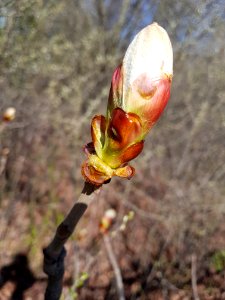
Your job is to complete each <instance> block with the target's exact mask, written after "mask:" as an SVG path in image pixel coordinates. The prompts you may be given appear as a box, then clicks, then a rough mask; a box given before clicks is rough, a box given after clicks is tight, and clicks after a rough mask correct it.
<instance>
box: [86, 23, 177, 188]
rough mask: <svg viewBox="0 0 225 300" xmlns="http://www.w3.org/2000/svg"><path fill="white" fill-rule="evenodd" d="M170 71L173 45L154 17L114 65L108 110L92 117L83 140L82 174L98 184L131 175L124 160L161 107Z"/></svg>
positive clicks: (140, 146) (166, 96)
mask: <svg viewBox="0 0 225 300" xmlns="http://www.w3.org/2000/svg"><path fill="white" fill-rule="evenodd" d="M172 74H173V51H172V46H171V42H170V39H169V36H168V34H167V32H166V31H165V30H164V29H163V28H162V27H161V26H159V25H158V24H157V23H153V24H151V25H149V26H147V27H145V28H144V29H143V30H141V31H140V32H139V33H138V34H137V35H136V36H135V38H134V40H133V41H132V42H131V44H130V46H129V47H128V49H127V52H126V54H125V57H124V59H123V63H122V64H121V65H120V66H119V67H118V68H117V69H116V70H115V72H114V74H113V77H112V82H111V88H110V93H109V99H108V107H107V115H106V118H105V117H104V116H95V117H94V118H93V119H92V123H91V135H92V143H89V144H87V145H86V146H85V152H86V154H87V156H88V159H87V160H86V161H85V162H84V163H83V165H82V174H83V176H84V178H85V180H87V181H89V182H91V183H93V184H95V185H101V184H103V183H104V182H106V181H107V180H109V179H110V178H112V176H120V177H125V178H131V177H132V176H133V175H134V172H135V171H134V168H132V167H131V166H129V165H128V164H127V163H128V162H129V161H130V160H132V159H134V158H135V157H137V156H138V155H139V154H140V153H141V151H142V149H143V146H144V138H145V136H146V134H147V133H148V132H149V130H150V129H151V128H152V126H153V125H154V124H155V123H156V121H157V120H158V118H159V117H160V115H161V113H162V112H163V110H164V108H165V106H166V104H167V102H168V100H169V97H170V87H171V81H172Z"/></svg>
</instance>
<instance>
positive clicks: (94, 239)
mask: <svg viewBox="0 0 225 300" xmlns="http://www.w3.org/2000/svg"><path fill="white" fill-rule="evenodd" d="M153 21H157V22H158V23H159V24H160V25H162V26H164V27H165V28H166V30H167V31H168V33H169V35H170V37H171V40H172V44H173V48H174V79H173V87H172V95H171V99H170V102H169V104H168V107H167V108H166V111H165V113H164V114H163V117H162V118H161V120H160V121H159V123H158V124H157V125H156V126H155V127H154V128H153V129H152V131H151V133H150V134H149V136H148V138H147V140H146V144H145V149H144V151H143V153H142V155H140V157H138V158H137V159H136V160H135V161H134V162H133V165H134V166H135V167H136V170H137V174H136V175H135V177H134V178H133V179H132V180H131V181H126V180H124V181H121V180H118V179H116V178H115V179H113V180H112V181H111V183H110V184H108V185H107V186H104V188H103V189H102V191H101V193H100V194H99V195H98V196H97V199H96V200H95V201H93V203H91V204H90V207H89V209H88V212H87V213H86V215H85V216H84V218H83V221H82V222H81V224H80V227H79V230H78V231H77V233H76V234H75V235H74V236H73V238H72V240H71V241H70V242H69V244H68V253H69V254H68V258H67V262H66V268H67V273H66V280H65V289H64V294H63V299H69V300H70V299H77V297H78V296H77V295H79V299H98V300H99V299H117V294H116V287H115V281H114V278H115V275H114V273H113V271H112V268H111V264H110V262H109V261H108V258H107V253H106V250H105V245H104V239H102V235H101V233H99V222H100V220H101V218H102V216H103V214H104V212H105V211H106V210H107V209H108V208H114V209H115V210H116V212H117V216H116V220H115V223H114V225H113V228H112V231H114V235H113V237H112V238H111V243H112V246H113V251H114V252H115V253H114V254H115V257H116V258H117V262H118V265H119V267H120V269H121V273H122V276H123V281H124V290H125V293H126V296H127V299H191V297H192V294H193V291H194V290H195V285H197V289H198V293H199V295H200V296H201V297H202V298H201V297H200V298H201V299H225V284H224V275H225V271H224V267H225V262H224V251H225V237H224V233H225V225H224V215H225V202H224V195H225V185H224V182H225V144H224V141H225V130H224V129H225V114H224V112H225V84H224V80H225V45H224V40H225V30H224V28H225V6H224V3H223V0H221V1H220V0H183V1H178V0H175V1H162V0H161V1H160V0H159V1H158V0H151V1H146V0H139V1H138V0H124V1H119V0H83V1H81V0H66V1H58V0H2V1H1V3H0V113H1V115H3V113H4V111H5V109H6V108H7V107H9V106H12V107H14V108H15V109H16V119H15V120H14V121H13V122H10V123H8V124H5V123H4V122H2V123H1V125H0V126H1V128H0V176H1V177H0V265H1V267H4V266H5V265H7V264H10V263H11V261H12V260H13V256H14V255H17V254H18V253H24V254H25V255H26V256H27V257H28V258H29V260H30V268H31V269H32V272H33V273H34V274H35V278H36V281H35V282H34V284H33V283H32V284H33V285H32V284H31V285H32V286H31V285H30V286H31V287H30V289H29V290H27V291H26V293H25V295H24V297H25V298H24V299H42V295H43V292H44V287H45V278H44V275H43V273H42V252H41V249H42V248H43V247H44V246H45V245H46V244H47V243H48V242H49V240H50V238H51V237H52V235H53V232H54V230H55V228H56V225H57V224H58V223H59V222H60V221H61V220H62V218H63V216H64V214H65V213H66V212H67V211H68V209H69V208H70V207H71V206H72V204H73V202H74V201H75V199H76V197H77V196H78V194H79V193H80V191H81V188H82V185H83V179H82V177H81V174H80V165H81V163H82V161H83V160H84V153H83V152H82V147H83V145H84V144H85V143H87V142H89V141H90V121H91V118H92V116H93V115H95V114H100V113H102V114H104V113H105V111H106V104H107V98H108V92H109V87H110V80H111V76H112V73H113V70H114V69H115V67H116V66H117V65H118V64H119V63H120V62H121V60H122V58H123V55H124V52H125V50H126V48H127V46H128V44H129V42H130V41H131V39H132V38H133V36H134V35H135V34H136V33H137V32H138V31H139V30H140V29H141V28H143V27H144V26H146V25H147V24H150V23H151V22H153ZM129 211H133V212H134V217H133V219H132V220H131V221H129V222H128V223H127V224H126V226H125V227H126V228H123V230H122V231H121V230H120V227H121V224H123V222H124V221H123V220H124V216H125V215H126V214H129ZM84 274H85V275H84ZM194 275H195V276H194ZM82 276H83V277H82ZM193 276H194V277H193ZM195 277H196V278H195ZM82 278H85V280H84V282H83V281H82ZM195 281H196V282H195ZM78 283H79V284H78ZM0 285H2V286H3V288H2V290H1V291H0V299H3V300H4V299H10V298H9V294H10V293H11V291H12V290H13V289H14V285H13V284H11V283H8V282H7V283H5V284H1V280H0ZM25 289H26V288H24V290H25ZM34 295H35V296H34ZM29 297H31V298H29ZM185 297H186V298H185ZM223 297H224V298H223ZM13 299H17V298H13ZM196 299H197V298H196Z"/></svg>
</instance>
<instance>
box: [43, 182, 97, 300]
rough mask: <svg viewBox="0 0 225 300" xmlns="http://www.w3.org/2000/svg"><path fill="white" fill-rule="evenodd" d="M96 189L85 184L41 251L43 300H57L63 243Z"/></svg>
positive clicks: (59, 288)
mask: <svg viewBox="0 0 225 300" xmlns="http://www.w3.org/2000/svg"><path fill="white" fill-rule="evenodd" d="M97 188H98V187H96V186H94V185H92V184H90V183H87V182H85V184H84V188H83V190H82V193H81V195H80V197H79V199H78V201H77V202H76V203H75V204H74V206H73V207H72V209H71V210H70V212H69V214H68V215H67V216H66V218H65V219H64V221H63V222H62V223H61V224H60V225H59V226H58V228H57V230H56V233H55V236H54V238H53V240H52V241H51V243H50V244H49V245H48V246H47V247H46V248H45V249H44V250H43V253H44V266H43V269H44V272H45V273H46V274H47V275H48V284H47V288H46V292H45V300H59V299H60V296H61V293H62V287H63V275H64V258H65V256H66V250H65V247H64V245H65V243H66V241H67V240H68V239H69V237H70V236H71V235H72V233H73V232H74V230H75V228H76V225H77V223H78V222H79V220H80V218H81V217H82V216H83V214H84V212H85V211H86V209H87V206H88V203H89V202H90V196H91V195H92V194H93V192H94V191H95V190H96V189H97Z"/></svg>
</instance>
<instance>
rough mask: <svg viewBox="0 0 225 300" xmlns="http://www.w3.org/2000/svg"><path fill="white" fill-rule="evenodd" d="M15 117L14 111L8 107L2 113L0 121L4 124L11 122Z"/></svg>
mask: <svg viewBox="0 0 225 300" xmlns="http://www.w3.org/2000/svg"><path fill="white" fill-rule="evenodd" d="M15 117H16V109H15V108H14V107H8V108H7V109H6V110H5V112H4V113H3V116H2V119H3V121H4V122H11V121H13V120H14V119H15Z"/></svg>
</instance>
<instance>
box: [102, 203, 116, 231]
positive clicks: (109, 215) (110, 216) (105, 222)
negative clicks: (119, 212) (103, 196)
mask: <svg viewBox="0 0 225 300" xmlns="http://www.w3.org/2000/svg"><path fill="white" fill-rule="evenodd" d="M115 218H116V211H115V209H112V208H111V209H108V210H106V212H105V214H104V216H103V217H102V219H101V222H100V224H99V229H100V231H101V233H107V232H108V231H109V229H110V227H111V226H112V224H113V222H114V220H115Z"/></svg>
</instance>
